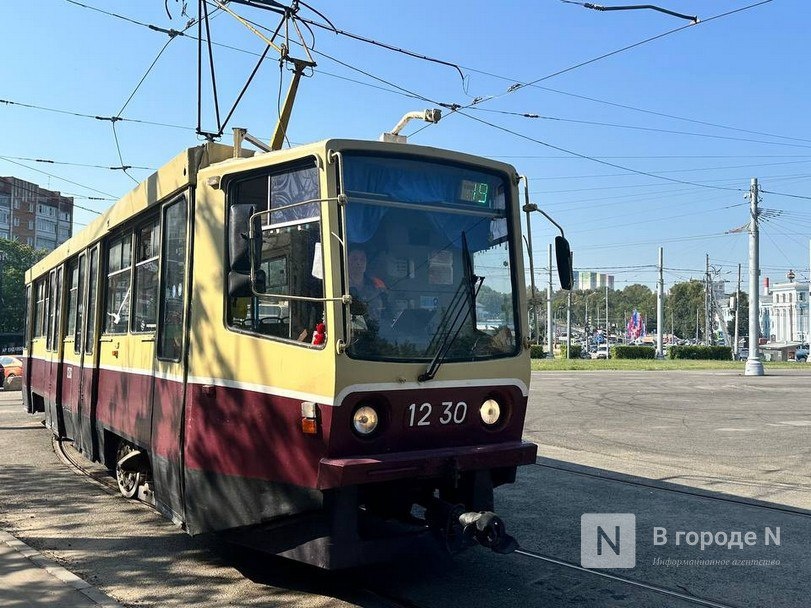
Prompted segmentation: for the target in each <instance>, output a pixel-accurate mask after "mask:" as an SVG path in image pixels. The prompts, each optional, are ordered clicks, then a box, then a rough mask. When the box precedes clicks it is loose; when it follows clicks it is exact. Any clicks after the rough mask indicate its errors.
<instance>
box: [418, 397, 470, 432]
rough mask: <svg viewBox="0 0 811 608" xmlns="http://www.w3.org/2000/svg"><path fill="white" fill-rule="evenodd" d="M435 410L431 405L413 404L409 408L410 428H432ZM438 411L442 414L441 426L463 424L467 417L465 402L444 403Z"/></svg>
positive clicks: (440, 418)
mask: <svg viewBox="0 0 811 608" xmlns="http://www.w3.org/2000/svg"><path fill="white" fill-rule="evenodd" d="M434 409H435V408H434V406H433V405H432V404H430V403H422V404H419V405H418V404H416V403H412V404H411V405H409V406H408V426H431V421H432V418H433V416H432V414H433V413H434ZM436 409H438V410H440V411H441V412H442V414H441V415H440V416H439V424H451V423H453V424H462V423H463V422H464V421H465V416H467V403H465V402H464V401H459V402H457V403H454V402H453V401H443V402H442V405H441V406H439V407H438V408H436Z"/></svg>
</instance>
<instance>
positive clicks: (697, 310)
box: [696, 308, 701, 344]
mask: <svg viewBox="0 0 811 608" xmlns="http://www.w3.org/2000/svg"><path fill="white" fill-rule="evenodd" d="M699 312H701V309H700V308H696V344H698V313H699Z"/></svg>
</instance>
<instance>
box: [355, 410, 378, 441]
mask: <svg viewBox="0 0 811 608" xmlns="http://www.w3.org/2000/svg"><path fill="white" fill-rule="evenodd" d="M378 424H380V416H378V414H377V410H375V408H373V407H371V406H369V405H362V406H360V407H359V408H358V409H356V410H355V413H354V414H353V415H352V426H353V427H354V428H355V431H356V432H357V433H358V434H359V435H361V436H363V437H368V436H369V435H371V434H372V433H374V432H375V429H377V427H378Z"/></svg>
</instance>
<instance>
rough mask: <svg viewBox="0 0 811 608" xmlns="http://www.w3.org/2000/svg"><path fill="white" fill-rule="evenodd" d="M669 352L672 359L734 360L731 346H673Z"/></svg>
mask: <svg viewBox="0 0 811 608" xmlns="http://www.w3.org/2000/svg"><path fill="white" fill-rule="evenodd" d="M667 354H668V357H670V358H671V359H705V360H707V359H709V360H713V361H730V360H732V348H731V347H729V346H671V347H670V348H669V349H668V351H667Z"/></svg>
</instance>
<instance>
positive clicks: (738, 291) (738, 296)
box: [732, 264, 741, 361]
mask: <svg viewBox="0 0 811 608" xmlns="http://www.w3.org/2000/svg"><path fill="white" fill-rule="evenodd" d="M740 310H741V265H740V264H738V288H737V289H736V290H735V343H734V344H733V345H732V352H733V354H734V355H735V360H736V361H737V360H738V352H740V349H739V348H738V343H739V342H738V341H739V338H738V313H739V312H740Z"/></svg>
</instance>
